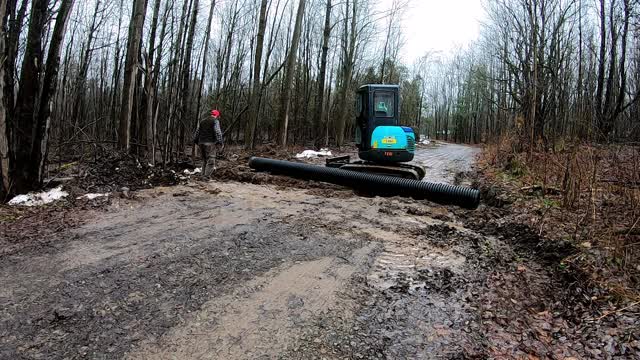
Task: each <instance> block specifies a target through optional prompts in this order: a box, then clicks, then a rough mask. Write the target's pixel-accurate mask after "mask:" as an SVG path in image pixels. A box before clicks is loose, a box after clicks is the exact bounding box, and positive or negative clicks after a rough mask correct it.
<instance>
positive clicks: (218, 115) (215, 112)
mask: <svg viewBox="0 0 640 360" xmlns="http://www.w3.org/2000/svg"><path fill="white" fill-rule="evenodd" d="M211 116H213V117H214V118H219V117H220V111H218V110H215V109H214V110H212V111H211Z"/></svg>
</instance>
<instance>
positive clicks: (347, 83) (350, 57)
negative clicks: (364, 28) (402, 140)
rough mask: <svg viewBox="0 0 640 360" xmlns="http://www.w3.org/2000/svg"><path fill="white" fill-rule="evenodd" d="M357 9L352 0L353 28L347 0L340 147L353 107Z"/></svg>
mask: <svg viewBox="0 0 640 360" xmlns="http://www.w3.org/2000/svg"><path fill="white" fill-rule="evenodd" d="M357 9H358V0H353V2H352V14H351V28H350V29H349V28H348V26H347V21H348V18H349V16H348V14H349V1H348V0H347V4H346V11H345V15H347V16H345V19H344V21H345V26H344V31H345V35H344V36H345V38H348V40H347V39H345V41H344V45H343V46H344V47H345V48H344V51H343V52H344V60H343V64H342V66H343V73H342V93H341V94H340V106H339V107H338V111H339V112H340V115H338V124H337V126H336V144H337V145H338V147H340V146H342V145H344V135H345V134H344V131H345V128H346V124H347V118H348V117H349V114H350V112H351V107H350V106H347V99H348V98H349V91H351V78H352V76H353V66H354V60H355V51H356V40H357V29H356V24H357V12H356V11H357Z"/></svg>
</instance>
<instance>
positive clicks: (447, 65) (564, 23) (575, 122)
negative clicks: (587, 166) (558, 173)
mask: <svg viewBox="0 0 640 360" xmlns="http://www.w3.org/2000/svg"><path fill="white" fill-rule="evenodd" d="M639 4H640V2H638V1H637V0H539V1H534V0H492V1H488V2H487V13H488V19H487V20H486V24H485V26H484V29H483V32H482V36H481V39H480V40H479V41H478V42H477V43H476V44H474V45H473V46H471V47H470V48H468V49H462V50H460V51H458V52H457V53H455V54H453V55H451V56H450V57H447V58H446V59H442V58H439V57H438V56H430V57H427V58H425V59H424V60H425V61H427V62H430V65H429V66H426V69H427V70H426V71H425V75H424V76H423V77H424V78H426V87H427V90H426V92H427V99H426V100H425V102H424V103H423V106H425V110H427V113H428V121H429V129H430V131H431V133H432V134H434V136H437V137H438V138H442V139H447V140H453V141H459V142H475V143H478V142H485V141H491V140H494V139H496V137H499V136H501V135H504V134H514V135H517V136H518V137H519V140H520V141H519V144H520V145H521V146H522V148H523V149H526V150H534V149H540V150H553V149H554V146H555V145H557V144H558V142H560V141H561V140H562V141H576V140H578V141H597V142H605V141H636V142H637V141H638V140H640V103H639V102H638V101H637V100H638V95H639V91H640V18H639V11H640V6H639ZM530 145H531V146H530Z"/></svg>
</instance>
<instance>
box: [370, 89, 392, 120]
mask: <svg viewBox="0 0 640 360" xmlns="http://www.w3.org/2000/svg"><path fill="white" fill-rule="evenodd" d="M373 104H374V106H375V116H376V117H393V116H394V109H395V96H394V94H393V93H392V92H389V91H376V92H375V93H374V95H373Z"/></svg>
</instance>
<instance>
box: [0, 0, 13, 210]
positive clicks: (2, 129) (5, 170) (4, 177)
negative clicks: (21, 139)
mask: <svg viewBox="0 0 640 360" xmlns="http://www.w3.org/2000/svg"><path fill="white" fill-rule="evenodd" d="M6 12H7V1H6V0H0V24H4V23H5V15H6ZM4 39H5V32H4V26H1V27H0V54H5V41H4ZM6 65H7V64H6V61H0V178H1V181H0V201H2V200H4V197H5V195H6V194H8V193H9V191H10V190H11V177H10V175H9V166H10V161H9V158H10V156H11V155H10V153H9V133H8V131H7V130H8V128H7V97H6V96H5V87H4V86H5V66H6Z"/></svg>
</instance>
